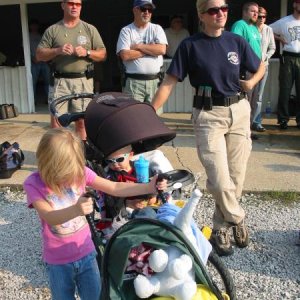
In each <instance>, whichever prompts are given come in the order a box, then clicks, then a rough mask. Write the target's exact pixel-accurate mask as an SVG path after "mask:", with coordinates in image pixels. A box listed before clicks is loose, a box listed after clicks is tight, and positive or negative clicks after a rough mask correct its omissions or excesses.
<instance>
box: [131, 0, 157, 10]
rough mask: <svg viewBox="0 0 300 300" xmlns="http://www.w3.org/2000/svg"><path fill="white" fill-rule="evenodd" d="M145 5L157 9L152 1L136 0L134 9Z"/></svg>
mask: <svg viewBox="0 0 300 300" xmlns="http://www.w3.org/2000/svg"><path fill="white" fill-rule="evenodd" d="M145 5H151V6H152V8H153V9H154V8H155V5H154V4H153V3H152V0H134V2H133V7H141V6H145Z"/></svg>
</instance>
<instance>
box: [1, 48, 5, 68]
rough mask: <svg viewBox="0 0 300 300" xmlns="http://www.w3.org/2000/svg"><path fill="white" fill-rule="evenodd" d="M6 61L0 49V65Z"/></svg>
mask: <svg viewBox="0 0 300 300" xmlns="http://www.w3.org/2000/svg"><path fill="white" fill-rule="evenodd" d="M5 62H6V55H5V54H4V53H3V52H1V51H0V66H2V65H3V64H4V63H5Z"/></svg>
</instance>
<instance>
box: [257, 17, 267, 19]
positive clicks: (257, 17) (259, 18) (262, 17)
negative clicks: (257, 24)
mask: <svg viewBox="0 0 300 300" xmlns="http://www.w3.org/2000/svg"><path fill="white" fill-rule="evenodd" d="M257 18H258V19H265V18H266V16H258V17H257Z"/></svg>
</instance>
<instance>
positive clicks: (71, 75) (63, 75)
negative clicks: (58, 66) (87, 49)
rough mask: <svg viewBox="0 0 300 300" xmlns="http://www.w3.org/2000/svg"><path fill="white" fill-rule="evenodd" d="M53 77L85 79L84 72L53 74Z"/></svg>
mask: <svg viewBox="0 0 300 300" xmlns="http://www.w3.org/2000/svg"><path fill="white" fill-rule="evenodd" d="M54 77H55V78H82V77H86V73H85V72H81V73H59V72H54Z"/></svg>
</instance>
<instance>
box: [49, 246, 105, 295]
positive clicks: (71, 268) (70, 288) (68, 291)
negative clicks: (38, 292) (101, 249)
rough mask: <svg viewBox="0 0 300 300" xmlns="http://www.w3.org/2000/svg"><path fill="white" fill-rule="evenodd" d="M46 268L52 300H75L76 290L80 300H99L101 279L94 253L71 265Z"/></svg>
mask: <svg viewBox="0 0 300 300" xmlns="http://www.w3.org/2000/svg"><path fill="white" fill-rule="evenodd" d="M46 266H47V271H48V276H49V281H50V290H51V294H52V299H53V300H75V291H76V290H77V292H78V294H79V297H80V299H82V300H94V299H95V300H99V299H100V292H101V279H100V272H99V268H98V264H97V260H96V251H95V252H92V253H91V254H89V255H87V256H85V257H83V258H81V259H80V260H78V261H75V262H72V263H68V264H64V265H51V264H46Z"/></svg>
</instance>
